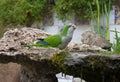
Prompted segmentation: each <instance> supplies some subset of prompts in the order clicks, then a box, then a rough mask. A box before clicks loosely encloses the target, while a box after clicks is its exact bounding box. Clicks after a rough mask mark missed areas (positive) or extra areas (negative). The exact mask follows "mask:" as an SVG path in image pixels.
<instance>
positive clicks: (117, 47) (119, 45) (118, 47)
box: [112, 29, 120, 54]
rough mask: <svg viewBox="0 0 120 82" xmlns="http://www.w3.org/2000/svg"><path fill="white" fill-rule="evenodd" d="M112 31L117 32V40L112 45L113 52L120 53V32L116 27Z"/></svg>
mask: <svg viewBox="0 0 120 82" xmlns="http://www.w3.org/2000/svg"><path fill="white" fill-rule="evenodd" d="M112 32H114V33H115V41H116V42H115V43H114V44H113V46H112V49H113V53H115V54H120V37H118V33H120V32H118V31H117V30H116V29H115V30H112Z"/></svg>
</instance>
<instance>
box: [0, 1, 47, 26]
mask: <svg viewBox="0 0 120 82" xmlns="http://www.w3.org/2000/svg"><path fill="white" fill-rule="evenodd" d="M45 6H46V0H0V25H2V26H4V27H6V26H16V25H19V24H20V25H25V26H30V25H31V24H32V23H33V22H34V21H35V20H41V19H42V15H43V11H44V9H45Z"/></svg>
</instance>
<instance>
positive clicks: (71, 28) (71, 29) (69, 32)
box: [67, 24, 76, 35]
mask: <svg viewBox="0 0 120 82" xmlns="http://www.w3.org/2000/svg"><path fill="white" fill-rule="evenodd" d="M68 27H69V28H68V32H67V34H68V35H73V32H74V30H75V29H76V25H74V24H69V25H68Z"/></svg>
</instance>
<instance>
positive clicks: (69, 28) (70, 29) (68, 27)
mask: <svg viewBox="0 0 120 82" xmlns="http://www.w3.org/2000/svg"><path fill="white" fill-rule="evenodd" d="M75 29H76V26H75V25H74V24H72V23H70V24H68V25H66V26H65V27H64V28H63V29H62V31H61V35H63V36H66V35H67V34H68V33H73V31H74V30H75Z"/></svg>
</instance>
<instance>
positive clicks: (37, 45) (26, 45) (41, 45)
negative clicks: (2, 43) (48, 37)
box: [24, 43, 50, 47]
mask: <svg viewBox="0 0 120 82" xmlns="http://www.w3.org/2000/svg"><path fill="white" fill-rule="evenodd" d="M24 46H25V47H31V46H36V47H50V45H45V44H40V43H36V44H24Z"/></svg>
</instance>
